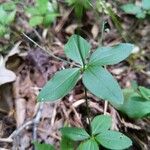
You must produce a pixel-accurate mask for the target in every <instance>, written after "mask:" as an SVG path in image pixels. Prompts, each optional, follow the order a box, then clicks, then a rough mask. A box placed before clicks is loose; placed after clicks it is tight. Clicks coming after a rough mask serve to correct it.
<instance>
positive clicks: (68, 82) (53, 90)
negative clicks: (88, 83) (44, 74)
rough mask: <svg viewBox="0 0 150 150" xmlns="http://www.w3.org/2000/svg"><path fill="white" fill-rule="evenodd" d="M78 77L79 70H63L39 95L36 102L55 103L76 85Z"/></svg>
mask: <svg viewBox="0 0 150 150" xmlns="http://www.w3.org/2000/svg"><path fill="white" fill-rule="evenodd" d="M79 76H80V69H79V68H70V69H64V70H61V71H59V72H57V73H56V74H55V75H54V77H53V78H52V79H51V80H49V81H48V82H47V83H46V85H45V86H44V87H43V89H42V90H41V92H40V93H39V95H38V101H40V102H42V101H43V102H45V101H55V100H58V99H60V98H62V97H64V96H65V95H67V94H68V93H69V92H70V91H71V90H72V89H73V87H74V86H75V85H76V83H77V81H78V79H79Z"/></svg>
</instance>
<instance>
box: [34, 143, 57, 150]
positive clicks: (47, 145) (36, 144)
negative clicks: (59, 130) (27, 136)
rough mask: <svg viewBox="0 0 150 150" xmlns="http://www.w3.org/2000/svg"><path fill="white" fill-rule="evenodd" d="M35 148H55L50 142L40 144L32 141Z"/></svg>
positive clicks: (44, 149) (51, 149)
mask: <svg viewBox="0 0 150 150" xmlns="http://www.w3.org/2000/svg"><path fill="white" fill-rule="evenodd" d="M33 144H34V146H35V149H36V150H55V149H54V147H53V146H52V145H50V144H44V143H43V144H41V143H38V142H33Z"/></svg>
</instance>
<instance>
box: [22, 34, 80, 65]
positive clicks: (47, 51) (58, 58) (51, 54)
mask: <svg viewBox="0 0 150 150" xmlns="http://www.w3.org/2000/svg"><path fill="white" fill-rule="evenodd" d="M22 34H23V35H24V36H25V37H26V38H27V39H28V40H29V41H31V42H32V43H33V44H35V45H36V46H38V47H39V48H40V49H42V50H43V51H45V52H46V53H48V54H49V55H50V56H52V57H53V58H55V59H57V60H60V61H63V62H65V63H67V64H70V65H72V63H71V62H69V61H67V60H65V59H62V58H60V57H57V56H55V55H54V54H53V53H52V52H51V51H50V50H46V49H45V48H43V47H42V46H40V45H39V44H38V43H37V42H35V41H34V40H33V39H31V38H30V37H29V36H28V35H26V34H25V33H22ZM73 65H74V66H76V67H81V66H80V65H77V64H73Z"/></svg>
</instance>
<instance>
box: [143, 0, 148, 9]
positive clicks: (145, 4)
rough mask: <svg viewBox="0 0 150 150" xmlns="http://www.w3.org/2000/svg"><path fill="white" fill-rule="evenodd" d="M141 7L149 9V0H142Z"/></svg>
mask: <svg viewBox="0 0 150 150" xmlns="http://www.w3.org/2000/svg"><path fill="white" fill-rule="evenodd" d="M142 7H143V8H144V9H146V10H150V1H149V0H142Z"/></svg>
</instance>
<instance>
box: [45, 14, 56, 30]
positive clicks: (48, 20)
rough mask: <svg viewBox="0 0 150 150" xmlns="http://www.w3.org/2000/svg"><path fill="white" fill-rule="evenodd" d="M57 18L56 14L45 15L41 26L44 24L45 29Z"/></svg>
mask: <svg viewBox="0 0 150 150" xmlns="http://www.w3.org/2000/svg"><path fill="white" fill-rule="evenodd" d="M57 16H58V14H56V13H50V14H47V15H46V16H45V17H44V20H43V24H44V25H45V26H46V27H47V26H49V25H50V24H51V23H52V22H54V21H55V19H56V17H57Z"/></svg>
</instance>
